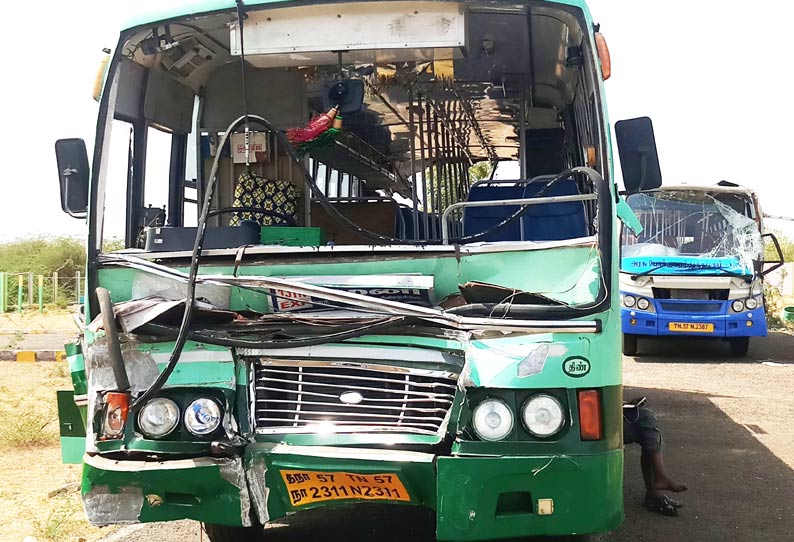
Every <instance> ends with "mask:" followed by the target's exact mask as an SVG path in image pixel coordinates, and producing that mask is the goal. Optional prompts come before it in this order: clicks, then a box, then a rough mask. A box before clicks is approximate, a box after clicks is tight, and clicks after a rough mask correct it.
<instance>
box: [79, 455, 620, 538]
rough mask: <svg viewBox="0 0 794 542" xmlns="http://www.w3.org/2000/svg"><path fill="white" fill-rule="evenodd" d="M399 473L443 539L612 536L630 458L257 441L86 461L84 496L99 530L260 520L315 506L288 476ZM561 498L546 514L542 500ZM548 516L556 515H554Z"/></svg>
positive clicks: (412, 498)
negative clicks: (228, 453)
mask: <svg viewBox="0 0 794 542" xmlns="http://www.w3.org/2000/svg"><path fill="white" fill-rule="evenodd" d="M282 469H284V470H294V469H301V470H310V471H323V472H343V473H344V472H352V473H358V474H393V475H396V476H397V477H399V479H400V480H401V482H402V483H403V485H404V486H405V488H406V489H407V491H408V494H409V496H410V500H409V501H407V502H397V501H380V502H388V503H394V504H410V505H416V506H425V507H428V508H432V509H434V510H435V511H436V531H437V538H438V539H439V540H494V539H501V538H516V537H522V536H530V535H565V534H580V533H594V532H604V531H608V530H610V529H614V528H615V527H617V526H618V525H619V524H620V522H621V521H622V519H623V493H622V488H623V453H622V450H611V451H609V452H606V453H602V454H592V455H550V456H533V457H501V456H499V457H461V456H457V457H450V456H434V455H432V454H425V453H419V452H402V451H398V450H376V449H355V448H327V447H317V446H288V445H284V444H252V445H250V446H248V448H247V449H246V451H245V455H244V457H243V458H232V459H213V458H200V459H196V460H179V461H164V462H141V461H112V460H107V459H101V458H97V457H86V463H85V468H84V475H83V498H84V501H85V505H86V511H87V513H88V517H89V520H90V521H91V522H92V523H99V524H107V523H123V522H136V521H141V522H149V521H168V520H175V519H182V518H190V519H195V520H199V521H203V522H207V523H218V524H225V525H232V526H234V525H238V526H239V525H249V524H250V520H251V518H255V519H258V521H259V522H261V523H267V522H268V521H272V520H276V519H279V518H281V517H283V516H285V515H287V514H289V513H294V512H297V511H300V510H306V509H309V508H314V507H317V506H334V505H339V504H349V503H351V502H362V501H361V500H359V499H349V500H333V501H326V502H318V503H309V504H305V505H300V504H299V505H296V506H293V505H292V504H291V499H290V496H289V491H288V490H287V488H286V486H285V482H284V479H283V477H282V476H281V470H282ZM541 499H542V500H545V503H544V506H546V507H547V505H548V499H551V500H552V501H553V512H551V513H550V514H548V515H541V514H540V513H539V512H540V510H539V509H538V506H539V505H538V501H539V500H541ZM547 511H548V509H547Z"/></svg>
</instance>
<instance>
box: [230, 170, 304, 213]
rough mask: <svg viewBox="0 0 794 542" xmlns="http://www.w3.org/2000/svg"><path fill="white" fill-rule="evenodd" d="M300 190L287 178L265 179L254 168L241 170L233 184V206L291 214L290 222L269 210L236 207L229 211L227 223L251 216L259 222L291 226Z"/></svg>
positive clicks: (296, 211) (296, 210)
mask: <svg viewBox="0 0 794 542" xmlns="http://www.w3.org/2000/svg"><path fill="white" fill-rule="evenodd" d="M299 199H300V192H299V191H298V189H297V188H296V187H295V185H293V184H292V183H290V182H289V181H274V180H272V179H265V178H264V177H262V176H261V175H258V174H256V173H254V172H253V171H243V172H242V173H241V174H240V176H239V177H237V183H236V185H235V187H234V204H233V206H234V207H252V208H259V209H262V210H263V211H270V213H278V214H280V215H283V216H287V217H292V223H289V222H287V221H286V220H285V219H283V218H281V217H279V216H273V215H272V214H270V213H256V212H251V211H238V212H235V213H232V216H231V218H230V219H229V225H230V226H239V225H240V223H242V222H243V221H244V220H253V221H254V222H258V223H259V225H260V226H290V225H293V224H296V223H297V220H298V203H299Z"/></svg>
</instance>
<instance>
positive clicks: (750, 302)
mask: <svg viewBox="0 0 794 542" xmlns="http://www.w3.org/2000/svg"><path fill="white" fill-rule="evenodd" d="M758 305H759V303H758V299H756V298H754V297H748V298H747V299H735V300H734V301H733V302H732V303H731V310H732V311H733V312H742V311H744V310H748V311H752V310H755V309H757V308H758Z"/></svg>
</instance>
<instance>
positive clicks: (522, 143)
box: [518, 85, 528, 179]
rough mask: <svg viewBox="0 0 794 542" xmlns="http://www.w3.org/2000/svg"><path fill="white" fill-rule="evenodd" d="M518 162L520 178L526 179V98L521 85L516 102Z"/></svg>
mask: <svg viewBox="0 0 794 542" xmlns="http://www.w3.org/2000/svg"><path fill="white" fill-rule="evenodd" d="M518 157H519V158H518V162H519V164H520V168H521V178H522V179H526V178H527V173H528V168H527V166H528V164H527V96H526V89H524V85H521V94H520V97H519V100H518Z"/></svg>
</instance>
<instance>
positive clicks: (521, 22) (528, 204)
mask: <svg viewBox="0 0 794 542" xmlns="http://www.w3.org/2000/svg"><path fill="white" fill-rule="evenodd" d="M610 69H611V67H610V61H609V54H608V50H607V46H606V42H605V41H604V38H603V36H602V35H601V34H600V33H599V31H598V26H597V25H594V23H593V21H592V18H591V16H590V13H589V11H588V9H587V7H586V6H585V4H584V2H582V1H580V0H565V1H557V2H551V1H515V0H514V1H501V0H487V1H485V0H482V1H454V2H448V1H419V2H403V1H354V2H344V3H342V2H340V3H337V2H317V1H280V0H269V1H266V0H247V1H246V2H242V1H237V2H232V1H231V0H204V1H201V2H193V3H192V4H190V5H187V6H183V7H175V6H173V4H170V5H169V6H167V7H164V8H163V9H162V11H160V12H157V13H150V14H140V15H136V16H135V18H134V20H131V21H130V22H129V23H128V24H126V25H125V27H124V29H123V30H122V31H121V34H120V37H119V41H118V44H117V46H116V47H115V49H114V50H113V51H112V52H111V53H109V56H108V62H107V63H106V64H104V65H103V70H102V73H101V76H100V78H99V79H98V87H97V98H98V100H99V115H98V122H97V129H96V139H95V142H94V144H93V155H92V159H91V161H90V162H89V158H88V153H87V151H86V146H85V143H84V141H83V140H81V139H65V140H60V141H58V142H57V143H56V149H55V150H56V155H57V160H58V173H59V183H60V190H61V202H62V207H63V210H64V211H65V212H67V213H69V214H70V215H72V216H74V217H76V218H79V219H83V220H85V221H86V225H87V235H88V247H87V250H88V265H87V270H86V290H85V303H84V306H83V310H82V311H81V317H82V319H83V322H84V329H83V333H82V334H81V335H80V337H79V339H78V340H76V341H75V342H74V343H72V344H69V345H67V359H68V362H69V364H70V370H71V374H72V377H73V383H74V389H73V390H70V391H69V392H61V393H60V395H59V403H60V411H61V422H62V423H61V436H62V444H63V456H64V460H65V461H69V462H75V463H82V465H83V475H82V496H83V501H84V505H85V510H86V513H87V516H88V519H89V520H90V521H91V522H92V523H94V524H100V525H104V524H117V523H130V522H152V521H169V520H178V519H184V518H190V519H194V520H198V521H200V522H202V523H203V524H204V528H205V531H206V532H207V534H208V535H209V538H210V540H212V541H213V542H222V541H229V540H257V539H259V538H260V537H261V536H265V535H266V532H265V531H263V526H266V525H267V524H268V523H269V522H273V521H275V520H278V519H279V518H283V517H285V516H287V515H291V514H294V513H297V512H302V511H305V510H309V509H313V508H317V507H349V506H356V505H359V504H361V503H380V504H390V505H403V506H406V505H407V506H419V507H426V508H429V509H432V510H433V511H435V514H436V534H437V538H438V539H439V540H495V539H503V538H515V537H521V536H528V535H539V536H545V535H551V536H559V535H565V536H568V535H574V536H585V535H587V534H589V533H596V532H604V531H608V530H610V529H613V528H615V527H617V526H618V525H619V524H620V522H621V521H622V518H623V495H622V476H623V452H622V420H621V402H622V387H621V356H620V300H619V292H618V282H617V273H618V268H619V266H618V250H617V239H618V237H617V232H618V227H617V217H618V216H619V215H621V208H625V206H624V203H625V202H623V200H622V199H621V198H620V196H619V194H618V192H617V188H616V184H615V181H614V179H613V177H612V155H611V145H610V140H611V132H610V128H609V123H608V120H607V114H606V103H605V97H604V83H603V82H604V79H605V78H606V77H608V76H609V71H610ZM616 132H618V133H617V135H618V144H619V146H620V149H621V159H622V171H623V176H624V179H625V183H626V185H627V187H629V189H632V187H633V188H634V189H638V188H656V187H658V185H659V184H660V182H661V177H660V173H659V167H658V159H657V157H656V149H655V143H654V140H653V132H652V126H651V124H650V120H649V119H647V118H640V119H631V120H627V121H623V122H622V123H619V124H618V126H617V130H616ZM628 217H629V218H630V217H631V214H630V213H628ZM116 235H119V236H122V237H123V240H124V248H123V249H119V250H107V249H103V247H107V246H108V244H107V242H106V241H108V239H110V238H112V237H114V236H116Z"/></svg>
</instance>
